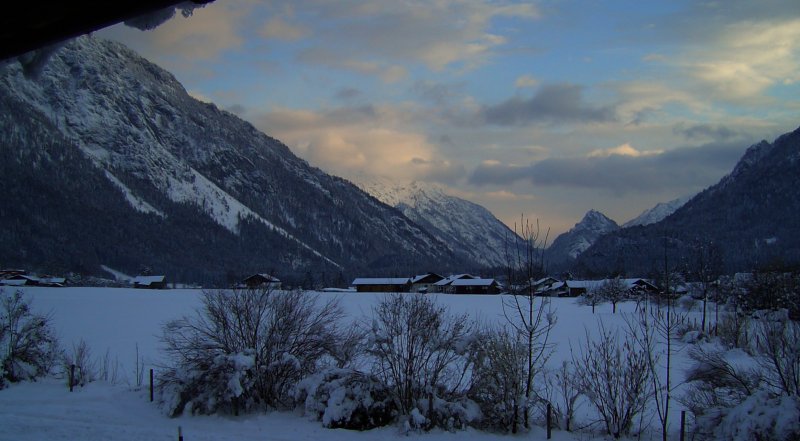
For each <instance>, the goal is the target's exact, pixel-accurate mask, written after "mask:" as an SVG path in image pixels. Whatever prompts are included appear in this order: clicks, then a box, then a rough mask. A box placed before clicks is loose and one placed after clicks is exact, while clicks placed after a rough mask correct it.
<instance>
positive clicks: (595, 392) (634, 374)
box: [573, 321, 650, 438]
mask: <svg viewBox="0 0 800 441" xmlns="http://www.w3.org/2000/svg"><path fill="white" fill-rule="evenodd" d="M598 334H599V337H598V338H597V339H595V338H592V337H591V336H590V335H589V332H588V331H587V332H586V342H585V344H584V346H583V348H582V354H581V355H580V356H579V357H578V358H575V359H573V362H574V364H575V369H576V378H577V381H578V384H579V385H580V388H581V390H582V391H583V393H584V394H585V395H586V397H587V398H588V399H589V402H590V403H591V404H592V406H594V408H595V409H596V410H597V412H598V413H599V414H600V417H601V418H602V420H603V422H604V424H605V427H606V431H607V433H608V434H609V435H611V436H613V437H614V438H620V437H621V436H623V435H627V434H628V433H630V430H631V428H632V425H633V420H634V417H635V416H636V415H638V414H639V413H641V412H642V411H643V410H644V408H645V406H646V404H647V399H648V397H649V390H648V387H647V384H648V381H649V379H650V368H649V367H648V364H647V354H646V351H645V350H644V349H643V348H642V347H641V346H639V345H638V344H636V339H635V337H631V336H629V335H625V336H622V337H620V336H619V333H618V332H616V331H615V332H612V331H609V330H607V329H606V328H605V326H604V325H603V322H602V321H601V322H600V324H599V325H598Z"/></svg>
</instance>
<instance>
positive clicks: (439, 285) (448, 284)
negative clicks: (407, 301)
mask: <svg viewBox="0 0 800 441" xmlns="http://www.w3.org/2000/svg"><path fill="white" fill-rule="evenodd" d="M461 279H477V277H475V276H473V275H471V274H452V275H449V276H447V277H445V278H443V279H442V280H440V281H438V282H436V283H434V284H433V285H432V286H431V288H432V290H431V291H428V292H444V293H452V288H453V287H452V283H453V281H455V280H461Z"/></svg>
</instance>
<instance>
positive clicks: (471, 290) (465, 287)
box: [450, 278, 502, 294]
mask: <svg viewBox="0 0 800 441" xmlns="http://www.w3.org/2000/svg"><path fill="white" fill-rule="evenodd" d="M450 288H451V289H450V292H452V293H453V294H500V290H501V288H502V287H501V286H500V284H499V283H498V282H497V280H495V279H479V278H474V279H456V280H453V281H452V282H451V283H450Z"/></svg>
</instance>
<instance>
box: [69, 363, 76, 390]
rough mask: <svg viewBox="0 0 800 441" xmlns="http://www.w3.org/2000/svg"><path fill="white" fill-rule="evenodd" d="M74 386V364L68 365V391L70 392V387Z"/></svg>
mask: <svg viewBox="0 0 800 441" xmlns="http://www.w3.org/2000/svg"><path fill="white" fill-rule="evenodd" d="M73 386H75V365H74V364H71V365H69V391H70V392H72V387H73Z"/></svg>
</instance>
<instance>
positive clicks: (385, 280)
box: [351, 277, 411, 292]
mask: <svg viewBox="0 0 800 441" xmlns="http://www.w3.org/2000/svg"><path fill="white" fill-rule="evenodd" d="M351 285H352V286H354V287H355V288H356V291H358V292H409V291H411V279H410V278H408V277H376V278H369V277H359V278H357V279H355V280H353V283H351Z"/></svg>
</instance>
